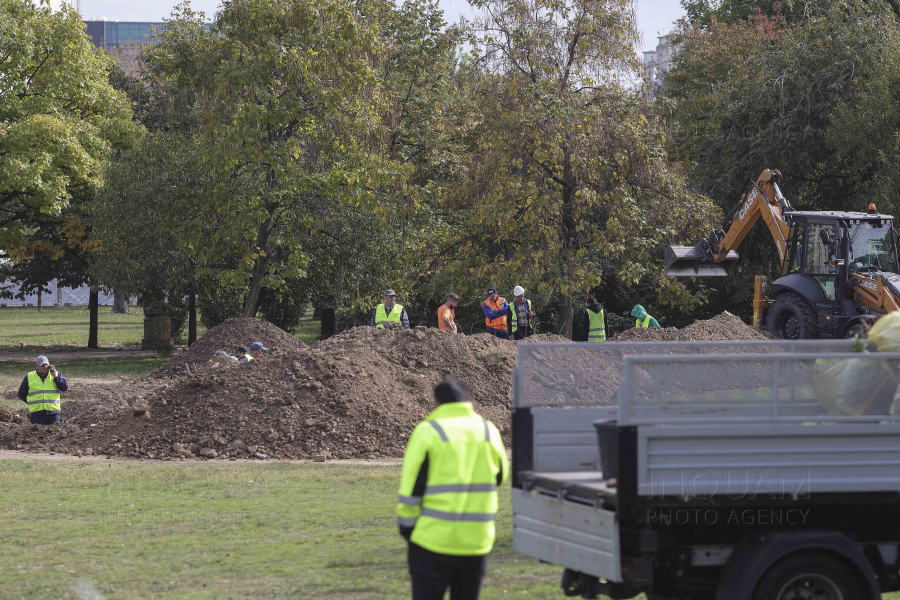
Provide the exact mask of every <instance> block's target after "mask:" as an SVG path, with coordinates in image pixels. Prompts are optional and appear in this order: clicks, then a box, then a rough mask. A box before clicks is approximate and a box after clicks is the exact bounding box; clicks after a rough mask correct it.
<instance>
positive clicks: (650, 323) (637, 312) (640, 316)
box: [631, 304, 662, 329]
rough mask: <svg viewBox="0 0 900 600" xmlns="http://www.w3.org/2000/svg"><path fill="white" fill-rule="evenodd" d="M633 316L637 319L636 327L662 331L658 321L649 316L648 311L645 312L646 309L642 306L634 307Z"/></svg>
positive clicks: (636, 305)
mask: <svg viewBox="0 0 900 600" xmlns="http://www.w3.org/2000/svg"><path fill="white" fill-rule="evenodd" d="M631 316H632V317H634V318H635V319H636V321H635V322H634V326H635V327H640V328H645V329H646V328H649V329H662V327H660V326H659V323H658V322H657V321H656V319H654V318H653V317H651V316H650V315H648V314H647V311H646V310H644V307H643V306H641V305H640V304H635V305H634V308H632V309H631Z"/></svg>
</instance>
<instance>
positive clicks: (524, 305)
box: [509, 285, 534, 340]
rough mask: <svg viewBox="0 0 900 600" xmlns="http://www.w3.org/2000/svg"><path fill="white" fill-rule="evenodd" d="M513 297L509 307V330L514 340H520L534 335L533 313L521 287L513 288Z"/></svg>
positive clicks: (529, 301)
mask: <svg viewBox="0 0 900 600" xmlns="http://www.w3.org/2000/svg"><path fill="white" fill-rule="evenodd" d="M513 296H515V297H516V298H515V300H513V301H512V303H510V305H509V330H510V331H511V332H512V337H513V339H514V340H521V339H522V338H526V337H528V336H529V335H532V334H534V311H533V310H531V300H526V299H525V288H523V287H522V286H521V285H517V286H516V287H514V288H513Z"/></svg>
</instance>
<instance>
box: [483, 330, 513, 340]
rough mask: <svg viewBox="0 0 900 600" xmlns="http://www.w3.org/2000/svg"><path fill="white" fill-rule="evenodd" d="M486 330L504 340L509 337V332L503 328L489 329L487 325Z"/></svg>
mask: <svg viewBox="0 0 900 600" xmlns="http://www.w3.org/2000/svg"><path fill="white" fill-rule="evenodd" d="M487 332H488V333H489V334H491V335H492V336H494V337H498V338H500V339H504V340H508V339H509V332H508V331H507V330H505V329H491V328H490V327H488V328H487Z"/></svg>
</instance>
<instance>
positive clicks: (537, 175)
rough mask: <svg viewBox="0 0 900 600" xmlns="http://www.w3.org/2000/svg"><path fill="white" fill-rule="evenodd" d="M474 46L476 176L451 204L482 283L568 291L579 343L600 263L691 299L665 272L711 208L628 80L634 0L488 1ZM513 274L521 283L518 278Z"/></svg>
mask: <svg viewBox="0 0 900 600" xmlns="http://www.w3.org/2000/svg"><path fill="white" fill-rule="evenodd" d="M475 6H477V7H480V8H482V9H483V10H484V11H485V14H486V17H485V18H484V19H483V20H481V21H479V22H477V26H478V28H477V34H476V36H475V37H473V38H472V43H473V45H474V48H475V52H476V58H475V64H474V69H473V71H472V75H473V77H474V78H475V80H474V81H473V83H472V85H473V86H474V88H475V94H476V96H475V98H476V107H477V117H475V118H476V119H477V126H476V127H474V128H473V130H472V134H471V138H470V139H471V148H470V153H471V156H472V159H471V166H470V168H469V169H468V173H467V177H466V182H465V185H464V186H463V187H461V188H460V190H459V193H457V194H453V195H452V196H451V197H450V198H449V199H448V200H449V202H448V206H450V207H452V208H454V209H456V210H460V211H463V212H464V213H465V215H466V217H465V218H466V226H465V228H463V229H462V231H465V232H466V234H463V233H462V232H460V234H459V237H458V239H457V240H456V242H455V249H456V255H457V256H458V257H460V258H459V260H457V261H456V264H457V265H458V266H459V267H461V268H462V270H461V274H462V275H464V276H467V277H468V278H469V279H470V280H471V281H472V282H475V283H477V285H478V286H479V287H484V286H486V285H487V283H493V282H498V283H500V282H501V279H502V280H503V281H504V282H505V283H506V284H508V286H509V287H511V286H512V284H513V282H514V281H515V282H516V283H522V284H523V285H525V286H526V287H528V289H530V290H532V293H543V294H547V295H550V294H555V295H556V297H557V298H558V303H559V311H560V315H561V320H560V323H561V327H560V333H561V334H563V335H566V336H569V337H571V335H572V317H573V309H572V295H573V294H574V293H575V292H576V291H577V290H587V289H590V288H592V287H594V286H596V285H597V284H598V283H599V282H600V279H601V276H602V268H601V266H600V265H601V262H602V261H604V260H606V261H610V262H611V263H612V264H615V265H616V266H617V267H618V268H619V270H620V273H621V276H622V278H623V280H624V281H625V282H626V283H627V284H628V285H633V284H636V283H637V282H639V281H641V280H642V279H645V278H651V279H652V280H653V281H654V283H655V286H656V287H657V288H658V289H660V290H661V291H663V292H664V293H661V294H660V296H661V298H662V299H663V300H662V301H663V302H667V303H672V304H675V305H680V306H688V305H691V304H692V298H691V297H690V295H689V294H688V293H687V291H686V289H685V288H684V287H682V286H681V285H680V284H679V283H677V282H675V281H673V280H669V279H666V278H663V277H661V276H660V275H661V271H660V266H661V258H662V247H663V245H664V244H665V243H666V241H669V240H671V241H675V240H678V239H681V238H683V237H684V236H690V235H697V233H698V232H699V231H700V230H702V229H703V228H705V227H706V226H707V225H708V223H709V222H710V217H711V215H712V210H711V207H710V205H709V203H708V202H707V201H706V200H705V199H704V198H701V197H697V196H695V195H692V194H690V193H688V191H687V189H686V186H685V185H684V181H683V180H682V179H681V178H680V177H679V175H678V173H677V171H676V170H675V169H673V168H672V167H671V166H670V165H669V164H668V162H667V158H666V153H665V151H664V144H665V141H666V131H665V127H664V123H663V122H662V121H661V120H660V119H659V118H658V117H657V116H656V115H654V113H653V112H652V110H651V109H650V107H649V106H648V105H647V104H646V102H645V101H644V99H643V96H642V95H641V94H639V93H638V92H636V91H629V90H626V89H624V88H623V87H622V86H621V85H620V83H619V81H620V77H622V76H625V75H627V74H628V73H629V72H633V71H634V70H635V69H637V68H638V67H637V65H636V63H635V62H634V60H635V59H634V54H633V51H632V46H633V42H634V40H635V39H636V35H637V33H636V30H635V24H634V16H633V12H632V7H631V4H630V2H627V1H625V0H572V1H568V2H557V1H554V2H550V1H546V0H508V1H501V0H484V1H479V2H476V3H475ZM513 280H514V281H513Z"/></svg>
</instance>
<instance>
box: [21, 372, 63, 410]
mask: <svg viewBox="0 0 900 600" xmlns="http://www.w3.org/2000/svg"><path fill="white" fill-rule="evenodd" d="M59 409H60V408H59V388H57V387H56V381H54V380H53V378H52V377H50V373H47V378H46V379H44V380H43V381H41V376H40V375H38V373H37V371H32V372H31V373H29V374H28V411H29V412H37V411H39V410H59Z"/></svg>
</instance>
